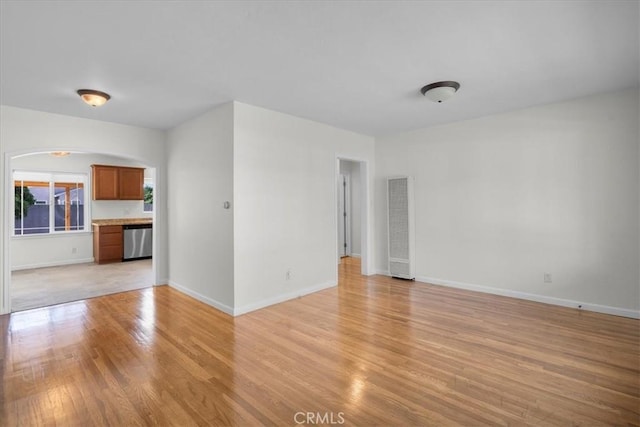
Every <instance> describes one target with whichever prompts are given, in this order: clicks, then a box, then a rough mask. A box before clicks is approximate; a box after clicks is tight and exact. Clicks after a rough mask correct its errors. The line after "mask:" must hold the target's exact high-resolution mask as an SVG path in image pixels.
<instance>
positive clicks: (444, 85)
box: [420, 81, 460, 102]
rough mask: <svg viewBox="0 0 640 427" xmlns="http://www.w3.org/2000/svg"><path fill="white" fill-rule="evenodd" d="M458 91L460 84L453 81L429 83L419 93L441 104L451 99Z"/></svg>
mask: <svg viewBox="0 0 640 427" xmlns="http://www.w3.org/2000/svg"><path fill="white" fill-rule="evenodd" d="M458 89H460V83H458V82H453V81H445V82H436V83H431V84H428V85H426V86H425V87H423V88H422V89H420V92H422V94H423V95H424V96H426V97H427V98H429V99H430V100H432V101H433V102H442V101H446V100H447V99H449V98H451V97H452V96H453V95H455V93H456V92H457V91H458Z"/></svg>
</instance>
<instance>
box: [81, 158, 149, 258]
mask: <svg viewBox="0 0 640 427" xmlns="http://www.w3.org/2000/svg"><path fill="white" fill-rule="evenodd" d="M91 169H92V176H93V180H92V182H93V184H92V198H93V200H108V201H116V200H144V199H145V186H144V169H142V168H132V167H123V166H113V165H91ZM91 226H92V229H93V257H94V259H95V262H96V263H98V264H106V263H111V262H123V261H133V260H138V259H149V258H151V257H152V254H153V219H152V218H106V219H95V218H94V219H92V220H91Z"/></svg>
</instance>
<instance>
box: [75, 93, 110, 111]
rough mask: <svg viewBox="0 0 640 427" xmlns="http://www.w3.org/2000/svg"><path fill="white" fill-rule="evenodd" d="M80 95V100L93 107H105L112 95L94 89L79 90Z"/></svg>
mask: <svg viewBox="0 0 640 427" xmlns="http://www.w3.org/2000/svg"><path fill="white" fill-rule="evenodd" d="M78 95H80V98H82V100H83V101H84V102H86V103H87V104H89V105H91V106H92V107H99V106H101V105H104V104H105V103H106V102H107V101H108V100H109V99H111V95H109V94H108V93H104V92H100V91H99V90H92V89H80V90H78Z"/></svg>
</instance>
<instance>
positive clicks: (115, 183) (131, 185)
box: [91, 165, 144, 200]
mask: <svg viewBox="0 0 640 427" xmlns="http://www.w3.org/2000/svg"><path fill="white" fill-rule="evenodd" d="M91 168H92V170H93V183H92V184H93V193H92V194H93V200H144V169H142V168H130V167H123V166H107V165H92V166H91Z"/></svg>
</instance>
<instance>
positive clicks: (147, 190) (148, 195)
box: [144, 185, 153, 205]
mask: <svg viewBox="0 0 640 427" xmlns="http://www.w3.org/2000/svg"><path fill="white" fill-rule="evenodd" d="M144 202H145V203H148V204H150V205H152V204H153V187H151V186H149V185H145V186H144Z"/></svg>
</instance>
